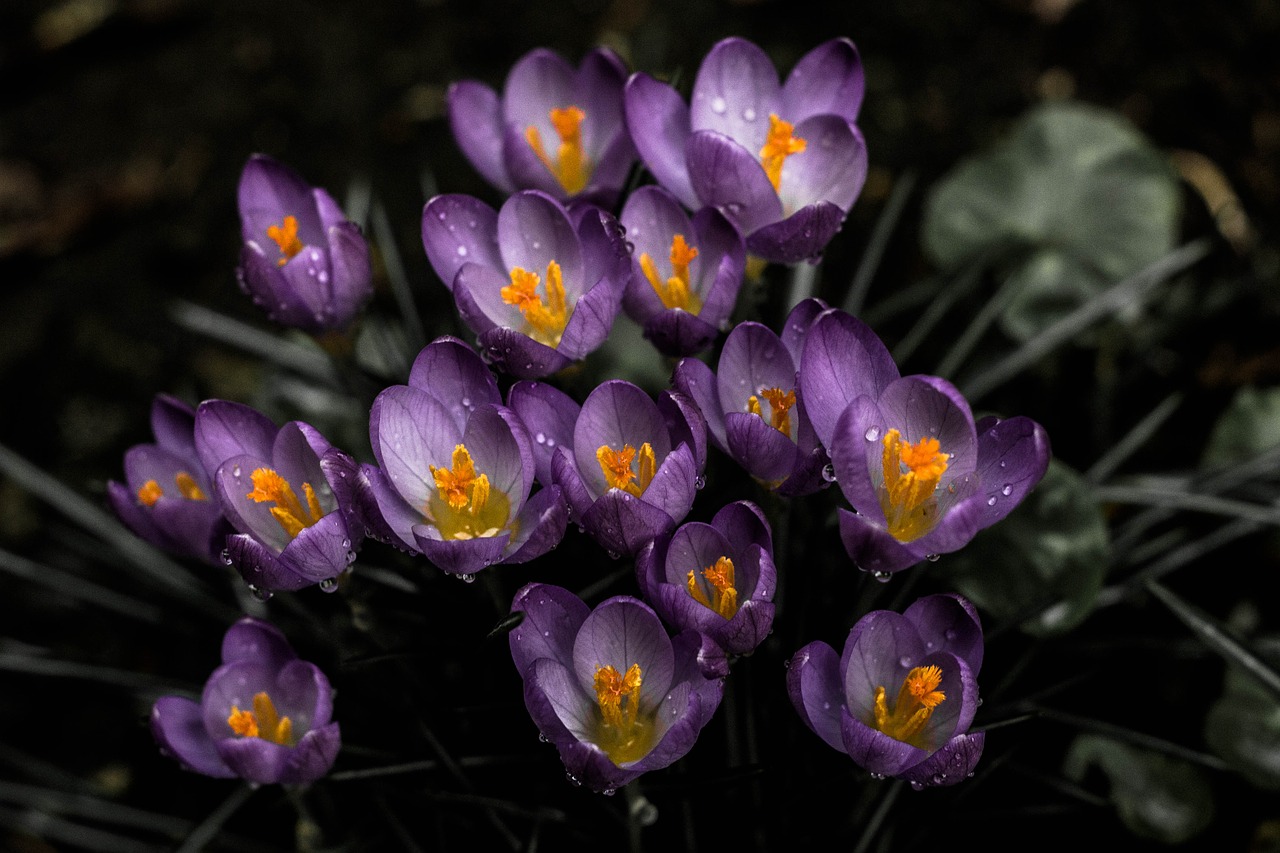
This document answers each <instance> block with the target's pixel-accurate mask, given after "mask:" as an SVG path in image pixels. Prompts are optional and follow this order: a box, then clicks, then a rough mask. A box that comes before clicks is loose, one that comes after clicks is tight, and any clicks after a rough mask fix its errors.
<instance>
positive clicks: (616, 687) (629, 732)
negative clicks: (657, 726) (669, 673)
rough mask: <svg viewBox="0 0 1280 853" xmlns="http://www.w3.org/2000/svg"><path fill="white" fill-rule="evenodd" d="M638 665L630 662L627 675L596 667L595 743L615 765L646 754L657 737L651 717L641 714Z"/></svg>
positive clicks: (607, 668)
mask: <svg viewBox="0 0 1280 853" xmlns="http://www.w3.org/2000/svg"><path fill="white" fill-rule="evenodd" d="M641 682H642V678H641V673H640V664H637V663H633V664H631V666H630V667H629V668H628V669H627V674H626V675H621V674H619V672H618V671H617V670H616V669H614V668H613V667H612V666H602V667H598V668H597V669H596V677H595V684H594V686H595V691H596V704H597V705H598V706H599V707H600V718H601V719H600V722H599V724H598V725H597V728H596V732H595V738H594V740H595V743H596V745H597V746H599V747H600V748H601V749H603V750H604V751H605V754H606V755H608V756H609V760H610V761H612V762H613V763H614V764H624V763H626V762H628V761H636V760H638V759H640V758H643V757H644V756H645V755H648V754H649V751H650V750H652V749H653V745H654V741H655V740H656V734H657V733H656V732H655V731H654V728H653V720H652V719H650V718H649V717H648V715H645V716H641V715H640V684H641Z"/></svg>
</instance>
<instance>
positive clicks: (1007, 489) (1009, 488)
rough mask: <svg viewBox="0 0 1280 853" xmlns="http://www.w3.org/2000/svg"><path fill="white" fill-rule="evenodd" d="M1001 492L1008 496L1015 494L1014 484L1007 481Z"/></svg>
mask: <svg viewBox="0 0 1280 853" xmlns="http://www.w3.org/2000/svg"><path fill="white" fill-rule="evenodd" d="M1000 494H1002V495H1004V496H1005V497H1006V498H1007V497H1009V495H1011V494H1013V486H1011V485H1009V484H1008V483H1005V484H1004V488H1003V489H1001V490H1000Z"/></svg>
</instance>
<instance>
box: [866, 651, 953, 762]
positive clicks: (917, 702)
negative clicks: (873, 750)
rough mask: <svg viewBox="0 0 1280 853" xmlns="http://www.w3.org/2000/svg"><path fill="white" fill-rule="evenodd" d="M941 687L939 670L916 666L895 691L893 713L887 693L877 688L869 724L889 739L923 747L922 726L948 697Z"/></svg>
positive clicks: (931, 667) (933, 667) (940, 671)
mask: <svg viewBox="0 0 1280 853" xmlns="http://www.w3.org/2000/svg"><path fill="white" fill-rule="evenodd" d="M940 684H942V670H941V669H939V668H938V667H936V666H918V667H916V668H915V669H913V670H911V671H910V672H908V673H907V677H906V678H904V679H903V680H902V687H901V688H900V689H899V690H898V699H897V702H895V703H894V706H893V710H892V711H891V710H889V704H888V701H887V695H886V691H885V689H884V687H883V686H881V687H877V688H876V693H875V703H874V706H873V708H872V719H871V720H869V721H868V722H869V723H870V724H871V725H872V726H873V727H874V728H876V729H878V730H879V731H882V732H884V733H885V734H887V735H888V736H889V737H891V738H893V739H895V740H900V741H902V742H903V743H909V744H911V745H912V746H920V747H923V746H924V743H923V742H922V739H921V738H919V735H920V733H921V731H923V729H924V724H925V723H927V722H928V721H929V717H930V716H932V715H933V709H934V708H936V707H938V706H939V705H941V704H942V703H943V701H944V700H945V699H946V698H947V695H946V694H945V693H943V692H942V691H941V690H939V689H938V685H940Z"/></svg>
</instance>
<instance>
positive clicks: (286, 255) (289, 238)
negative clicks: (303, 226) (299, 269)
mask: <svg viewBox="0 0 1280 853" xmlns="http://www.w3.org/2000/svg"><path fill="white" fill-rule="evenodd" d="M267 236H268V237H270V238H271V239H272V240H273V241H274V242H275V244H276V245H277V246H279V247H280V254H281V255H283V257H281V258H280V259H279V260H278V261H276V265H277V266H281V267H282V266H284V265H285V264H287V263H289V259H290V258H292V257H293V256H294V255H296V254H298V253H299V252H301V251H302V241H301V240H299V239H298V218H297V217H296V216H286V217H285V218H284V221H283V222H281V223H280V224H279V225H268V226H267Z"/></svg>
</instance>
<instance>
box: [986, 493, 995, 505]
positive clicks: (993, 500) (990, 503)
mask: <svg viewBox="0 0 1280 853" xmlns="http://www.w3.org/2000/svg"><path fill="white" fill-rule="evenodd" d="M995 505H996V496H995V495H992V496H991V497H989V498H987V506H995Z"/></svg>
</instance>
